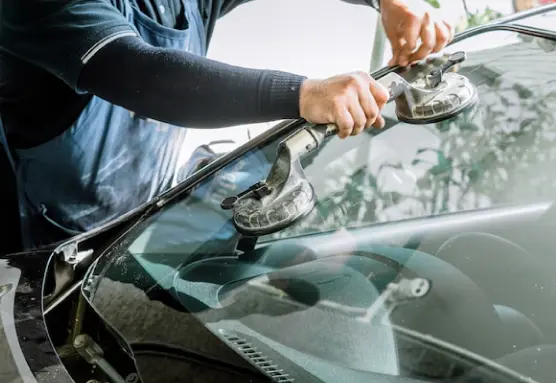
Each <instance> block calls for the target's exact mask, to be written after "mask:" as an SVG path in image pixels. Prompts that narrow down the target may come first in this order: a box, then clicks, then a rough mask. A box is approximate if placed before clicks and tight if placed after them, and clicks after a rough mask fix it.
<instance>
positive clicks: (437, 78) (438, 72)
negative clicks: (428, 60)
mask: <svg viewBox="0 0 556 383" xmlns="http://www.w3.org/2000/svg"><path fill="white" fill-rule="evenodd" d="M466 58H467V55H466V54H465V52H463V51H460V52H456V53H453V54H451V55H450V56H449V57H448V61H447V62H446V63H444V64H443V65H442V66H441V67H440V68H436V69H434V70H433V71H431V72H430V73H429V75H428V76H427V77H426V83H427V87H428V88H429V89H432V88H436V87H437V86H438V84H440V82H441V81H442V76H443V75H444V73H446V72H447V71H448V70H449V69H450V68H452V67H453V66H454V65H456V64H459V63H461V62H463V61H464V60H465V59H466Z"/></svg>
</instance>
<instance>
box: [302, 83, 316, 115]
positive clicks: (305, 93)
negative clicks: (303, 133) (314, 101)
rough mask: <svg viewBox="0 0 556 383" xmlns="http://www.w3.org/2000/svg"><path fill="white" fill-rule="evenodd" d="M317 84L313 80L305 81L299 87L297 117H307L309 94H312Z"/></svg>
mask: <svg viewBox="0 0 556 383" xmlns="http://www.w3.org/2000/svg"><path fill="white" fill-rule="evenodd" d="M318 83H319V81H318V80H315V79H308V78H307V79H305V80H303V82H302V83H301V86H300V87H299V115H300V117H302V118H306V117H307V108H308V107H309V106H310V105H309V104H310V99H311V94H313V93H314V89H315V86H317V84H318Z"/></svg>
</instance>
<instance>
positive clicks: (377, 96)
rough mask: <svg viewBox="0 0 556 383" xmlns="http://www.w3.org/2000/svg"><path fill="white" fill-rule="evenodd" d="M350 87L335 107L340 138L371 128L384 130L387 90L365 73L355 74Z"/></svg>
mask: <svg viewBox="0 0 556 383" xmlns="http://www.w3.org/2000/svg"><path fill="white" fill-rule="evenodd" d="M349 85H350V90H349V91H348V93H347V94H346V95H345V96H344V97H342V98H339V99H338V103H337V104H336V106H335V113H334V114H335V116H336V118H335V120H336V125H337V126H338V130H339V132H338V136H339V137H340V138H346V137H348V136H355V135H357V134H359V133H361V132H362V131H363V130H364V129H368V128H370V127H371V126H374V127H376V128H382V127H383V126H384V119H383V118H382V116H381V115H380V111H381V109H382V108H383V107H384V105H385V104H386V102H387V101H388V97H389V94H388V91H387V89H386V88H384V87H383V86H382V85H380V84H379V83H377V82H376V81H375V80H373V79H372V78H371V76H370V75H369V74H368V73H364V72H358V73H356V74H353V75H352V81H351V83H350V84H349Z"/></svg>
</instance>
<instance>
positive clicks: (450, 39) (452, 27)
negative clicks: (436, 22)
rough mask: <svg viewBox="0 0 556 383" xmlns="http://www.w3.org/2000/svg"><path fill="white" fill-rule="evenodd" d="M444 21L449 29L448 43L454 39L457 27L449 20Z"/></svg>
mask: <svg viewBox="0 0 556 383" xmlns="http://www.w3.org/2000/svg"><path fill="white" fill-rule="evenodd" d="M442 23H443V24H444V26H445V27H446V29H448V43H451V42H452V40H453V39H454V35H455V34H456V28H454V26H453V25H452V24H450V23H449V22H447V21H443V22H442Z"/></svg>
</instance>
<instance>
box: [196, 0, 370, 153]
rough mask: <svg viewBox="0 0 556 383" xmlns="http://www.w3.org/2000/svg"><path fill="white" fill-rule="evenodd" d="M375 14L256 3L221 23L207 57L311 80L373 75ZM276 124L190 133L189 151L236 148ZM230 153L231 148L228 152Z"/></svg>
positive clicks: (281, 0)
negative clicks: (211, 144)
mask: <svg viewBox="0 0 556 383" xmlns="http://www.w3.org/2000/svg"><path fill="white" fill-rule="evenodd" d="M376 20H377V18H376V12H375V11H374V10H373V9H371V8H370V7H366V6H358V5H352V4H347V3H344V2H342V1H339V0H257V1H253V2H251V3H247V4H244V5H242V6H240V7H238V8H236V9H235V10H234V11H232V12H231V13H230V14H228V15H227V16H225V17H224V18H222V19H221V20H220V21H219V22H218V24H217V26H216V29H215V33H214V36H213V39H212V42H211V45H210V47H209V52H208V56H209V57H210V58H212V59H216V60H220V61H223V62H227V63H230V64H234V65H240V66H247V67H252V68H261V69H263V68H264V69H276V70H283V71H288V72H293V73H298V74H302V75H305V76H311V77H327V76H331V75H334V74H337V73H340V72H348V71H352V70H368V69H369V63H370V58H371V50H372V44H373V36H374V29H375V25H376V24H375V22H376ZM275 123H276V122H272V123H263V124H253V125H245V126H241V127H232V128H225V129H219V130H218V132H216V133H214V132H211V134H210V136H207V134H206V131H202V130H198V131H196V130H190V135H189V138H188V141H187V143H188V146H191V148H194V147H195V146H197V145H199V144H201V143H204V142H206V141H207V140H208V141H210V140H211V139H213V137H215V136H217V137H218V138H219V139H223V138H232V139H234V140H235V141H236V142H237V144H242V143H244V142H245V141H247V140H248V138H249V136H248V131H249V133H250V135H251V137H252V136H255V135H257V134H260V133H261V132H262V131H264V130H266V129H268V128H269V127H271V126H272V125H274V124H275ZM227 149H230V147H228V148H227Z"/></svg>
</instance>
